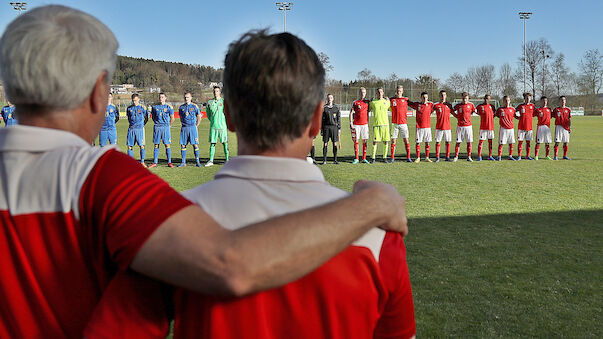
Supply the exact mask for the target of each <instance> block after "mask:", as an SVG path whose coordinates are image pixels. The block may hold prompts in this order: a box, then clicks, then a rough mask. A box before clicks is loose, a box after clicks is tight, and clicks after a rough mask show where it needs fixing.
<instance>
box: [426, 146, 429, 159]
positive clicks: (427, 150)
mask: <svg viewBox="0 0 603 339" xmlns="http://www.w3.org/2000/svg"><path fill="white" fill-rule="evenodd" d="M425 159H429V144H425Z"/></svg>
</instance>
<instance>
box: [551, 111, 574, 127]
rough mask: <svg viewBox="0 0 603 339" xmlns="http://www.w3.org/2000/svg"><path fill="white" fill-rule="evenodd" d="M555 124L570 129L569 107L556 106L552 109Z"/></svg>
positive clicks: (570, 116)
mask: <svg viewBox="0 0 603 339" xmlns="http://www.w3.org/2000/svg"><path fill="white" fill-rule="evenodd" d="M553 118H555V125H558V126H562V127H563V128H565V129H566V130H569V129H570V119H571V118H572V115H571V110H570V109H569V107H557V108H555V109H554V110H553Z"/></svg>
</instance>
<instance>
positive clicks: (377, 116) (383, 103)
mask: <svg viewBox="0 0 603 339" xmlns="http://www.w3.org/2000/svg"><path fill="white" fill-rule="evenodd" d="M369 109H370V110H371V111H372V112H373V115H374V121H373V126H389V118H388V115H387V111H391V106H390V103H389V100H387V99H385V98H383V99H375V100H373V101H371V103H370V106H369Z"/></svg>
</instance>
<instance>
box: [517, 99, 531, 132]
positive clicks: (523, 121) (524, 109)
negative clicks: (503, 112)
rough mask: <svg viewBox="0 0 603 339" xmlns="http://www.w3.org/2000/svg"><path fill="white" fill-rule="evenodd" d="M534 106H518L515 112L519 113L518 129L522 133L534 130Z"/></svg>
mask: <svg viewBox="0 0 603 339" xmlns="http://www.w3.org/2000/svg"><path fill="white" fill-rule="evenodd" d="M535 109H536V106H534V104H521V105H519V106H517V108H516V109H515V111H516V112H517V113H519V126H518V127H517V129H519V130H522V131H531V130H532V120H533V119H534V110H535Z"/></svg>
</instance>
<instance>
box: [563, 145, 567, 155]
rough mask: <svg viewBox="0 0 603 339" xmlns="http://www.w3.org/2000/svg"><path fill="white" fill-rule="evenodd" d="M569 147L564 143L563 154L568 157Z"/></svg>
mask: <svg viewBox="0 0 603 339" xmlns="http://www.w3.org/2000/svg"><path fill="white" fill-rule="evenodd" d="M567 147H568V146H567V144H564V145H563V156H564V157H567Z"/></svg>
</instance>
